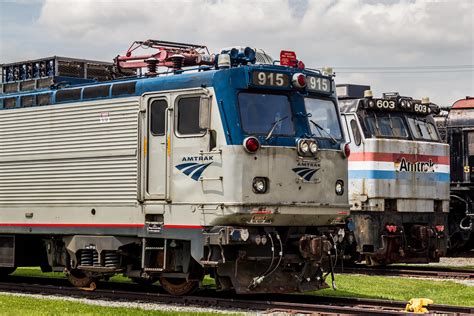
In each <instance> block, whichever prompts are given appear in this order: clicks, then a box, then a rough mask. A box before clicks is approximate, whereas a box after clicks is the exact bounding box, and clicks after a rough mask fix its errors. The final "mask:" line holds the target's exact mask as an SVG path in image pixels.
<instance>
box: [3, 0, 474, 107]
mask: <svg viewBox="0 0 474 316" xmlns="http://www.w3.org/2000/svg"><path fill="white" fill-rule="evenodd" d="M146 39H158V40H167V41H177V42H187V43H195V44H203V45H207V46H208V48H209V49H210V51H211V52H215V53H218V52H220V48H223V47H231V46H234V45H238V46H250V47H258V48H261V49H263V50H265V51H266V52H268V53H269V54H270V55H272V56H273V57H274V58H275V59H279V53H280V50H292V51H295V52H296V54H297V56H298V59H300V60H302V61H303V62H304V63H305V64H306V66H308V67H310V68H321V67H324V66H331V67H333V69H334V71H335V72H336V78H335V79H336V83H338V84H343V83H354V84H367V85H370V86H371V87H372V90H373V92H374V96H376V97H377V96H380V95H381V94H382V93H383V92H393V91H396V92H399V93H400V94H402V95H405V96H411V97H414V98H421V97H423V96H428V97H430V99H431V101H433V102H435V103H437V104H439V105H441V106H450V105H451V104H452V103H453V102H454V101H456V100H458V99H461V98H464V97H465V96H467V95H471V96H474V0H439V1H438V0H433V1H431V0H314V1H312V0H271V1H270V0H259V1H250V0H201V1H197V0H196V1H190V0H188V1H184V0H172V1H171V0H167V1H165V0H135V1H130V0H16V1H12V0H0V63H8V62H14V61H22V60H28V59H35V58H41V57H49V56H54V55H57V56H65V57H77V58H83V59H94V60H104V61H112V59H113V58H114V57H115V56H117V55H118V54H124V53H125V52H126V50H127V48H128V47H129V46H130V44H131V43H132V42H133V41H135V40H146Z"/></svg>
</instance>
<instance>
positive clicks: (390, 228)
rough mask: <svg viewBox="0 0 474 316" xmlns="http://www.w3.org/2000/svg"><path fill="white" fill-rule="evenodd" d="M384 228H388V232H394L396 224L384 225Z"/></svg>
mask: <svg viewBox="0 0 474 316" xmlns="http://www.w3.org/2000/svg"><path fill="white" fill-rule="evenodd" d="M385 228H386V229H387V230H388V232H389V233H396V232H397V226H396V225H385Z"/></svg>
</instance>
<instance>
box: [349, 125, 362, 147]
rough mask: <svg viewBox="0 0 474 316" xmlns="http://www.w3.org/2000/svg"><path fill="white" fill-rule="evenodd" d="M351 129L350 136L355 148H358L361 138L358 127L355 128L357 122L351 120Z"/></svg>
mask: <svg viewBox="0 0 474 316" xmlns="http://www.w3.org/2000/svg"><path fill="white" fill-rule="evenodd" d="M351 129H352V135H354V143H355V144H356V146H359V145H360V143H361V141H362V136H361V135H360V131H359V126H357V122H356V121H355V120H354V119H352V120H351Z"/></svg>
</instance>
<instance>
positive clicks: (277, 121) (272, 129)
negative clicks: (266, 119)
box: [265, 115, 288, 141]
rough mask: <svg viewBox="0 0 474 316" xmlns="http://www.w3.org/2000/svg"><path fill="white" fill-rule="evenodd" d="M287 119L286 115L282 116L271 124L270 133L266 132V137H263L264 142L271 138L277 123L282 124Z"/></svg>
mask: <svg viewBox="0 0 474 316" xmlns="http://www.w3.org/2000/svg"><path fill="white" fill-rule="evenodd" d="M287 118H288V115H287V116H284V117H282V118H280V119H278V120H276V121H275V122H273V123H272V128H271V129H270V131H269V132H268V134H267V137H265V140H266V141H267V140H269V139H270V138H271V137H272V134H273V131H274V130H275V128H276V126H277V124H278V123H280V122H283V121H284V120H286V119H287Z"/></svg>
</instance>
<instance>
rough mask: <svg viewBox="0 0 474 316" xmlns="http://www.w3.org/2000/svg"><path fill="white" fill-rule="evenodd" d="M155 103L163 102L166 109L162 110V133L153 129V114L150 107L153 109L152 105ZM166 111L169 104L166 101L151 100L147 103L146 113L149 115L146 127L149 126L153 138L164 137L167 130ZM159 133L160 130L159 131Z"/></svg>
mask: <svg viewBox="0 0 474 316" xmlns="http://www.w3.org/2000/svg"><path fill="white" fill-rule="evenodd" d="M155 102H164V103H165V105H166V107H165V109H164V112H163V113H164V115H163V132H162V133H161V132H158V133H157V132H156V130H154V129H153V116H154V113H153V111H152V107H153V104H154V103H155ZM168 110H169V102H168V100H166V99H152V100H151V101H150V102H149V108H148V111H149V115H148V126H149V131H150V134H151V135H153V136H165V135H166V130H167V127H168V120H167V116H168V115H167V113H168ZM160 131H161V130H160Z"/></svg>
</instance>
